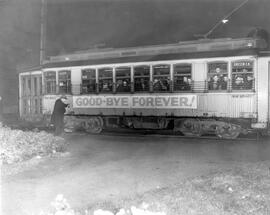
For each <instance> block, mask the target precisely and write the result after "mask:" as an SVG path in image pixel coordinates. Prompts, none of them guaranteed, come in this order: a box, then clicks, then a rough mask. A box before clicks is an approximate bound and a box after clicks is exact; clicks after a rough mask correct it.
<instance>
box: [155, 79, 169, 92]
mask: <svg viewBox="0 0 270 215" xmlns="http://www.w3.org/2000/svg"><path fill="white" fill-rule="evenodd" d="M153 89H154V91H156V92H159V91H169V90H170V85H169V82H168V80H167V79H162V78H159V79H154V83H153Z"/></svg>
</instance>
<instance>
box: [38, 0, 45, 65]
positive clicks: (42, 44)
mask: <svg viewBox="0 0 270 215" xmlns="http://www.w3.org/2000/svg"><path fill="white" fill-rule="evenodd" d="M46 25H47V1H46V0H41V17H40V53H39V63H40V65H42V64H43V62H44V60H45V54H46V53H45V46H46Z"/></svg>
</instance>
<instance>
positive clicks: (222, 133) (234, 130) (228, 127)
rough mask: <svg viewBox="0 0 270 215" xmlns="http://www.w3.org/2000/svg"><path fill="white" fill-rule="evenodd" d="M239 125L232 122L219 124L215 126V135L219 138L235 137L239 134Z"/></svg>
mask: <svg viewBox="0 0 270 215" xmlns="http://www.w3.org/2000/svg"><path fill="white" fill-rule="evenodd" d="M240 131H241V129H240V127H239V126H237V125H234V124H229V123H226V124H221V125H218V126H217V128H216V135H217V136H218V137H219V138H221V139H236V138H237V137H238V136H239V134H240Z"/></svg>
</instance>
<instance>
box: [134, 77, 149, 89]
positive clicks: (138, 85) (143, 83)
mask: <svg viewBox="0 0 270 215" xmlns="http://www.w3.org/2000/svg"><path fill="white" fill-rule="evenodd" d="M148 80H149V78H135V83H134V88H135V91H148V90H149V82H148Z"/></svg>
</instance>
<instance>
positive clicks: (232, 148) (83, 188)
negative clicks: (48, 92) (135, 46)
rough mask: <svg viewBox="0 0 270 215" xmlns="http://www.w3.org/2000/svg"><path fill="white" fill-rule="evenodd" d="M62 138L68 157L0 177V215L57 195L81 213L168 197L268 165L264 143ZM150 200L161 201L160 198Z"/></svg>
mask: <svg viewBox="0 0 270 215" xmlns="http://www.w3.org/2000/svg"><path fill="white" fill-rule="evenodd" d="M66 139H67V140H68V141H69V143H70V144H69V146H68V151H69V153H70V154H68V155H67V156H64V157H50V158H46V159H45V158H44V160H43V161H42V162H38V163H37V165H34V166H31V167H30V168H27V169H26V170H25V171H23V172H19V173H17V174H14V175H9V176H3V177H2V198H3V199H2V200H3V201H2V204H3V214H4V215H5V214H9V215H13V214H31V213H34V214H38V213H39V212H40V211H41V210H43V211H44V210H45V211H46V210H49V208H50V202H51V201H52V200H53V199H55V196H56V195H57V194H63V195H64V196H65V198H66V199H67V200H68V201H69V203H70V205H71V206H72V207H73V208H78V209H80V208H87V207H93V206H95V205H97V204H98V203H100V202H114V201H115V200H116V199H117V200H119V199H124V200H125V199H126V201H127V202H128V199H131V200H136V201H139V200H142V198H139V197H141V196H144V195H148V194H149V193H153V192H154V193H155V190H160V189H161V190H162V189H167V190H168V191H169V193H172V196H173V192H172V190H171V189H172V187H175V186H178V187H179V186H180V187H181V186H183V184H184V185H185V183H189V182H190V183H191V185H192V183H193V182H194V181H193V180H195V181H196V180H198V178H201V177H205V179H204V180H205V181H204V182H203V184H205V185H206V186H208V185H209V186H208V188H209V189H210V188H211V187H213V186H212V184H211V183H210V181H209V177H210V178H211V176H214V177H217V179H218V177H221V175H222V174H223V173H228V174H227V175H231V176H232V178H233V177H237V175H236V174H231V173H235V170H237V169H247V170H248V169H250V170H252V169H254V170H255V169H256V166H258V165H261V164H263V165H266V166H267V165H268V163H267V162H268V161H270V143H269V140H267V139H264V140H259V141H255V140H253V141H246V140H245V141H244V140H243V141H222V140H207V139H186V138H177V137H174V138H172V137H160V136H142V135H139V136H138V135H135V134H133V135H132V134H131V135H126V136H111V135H100V136H97V135H92V136H91V135H67V136H66ZM249 166H250V167H251V166H252V167H253V168H248V167H249ZM254 167H255V168H254ZM264 169H265V166H264ZM229 173H230V174H229ZM259 174H260V173H259ZM240 176H241V174H240ZM207 177H208V178H207ZM222 177H223V176H222ZM224 177H225V178H226V176H225V175H224ZM206 182H208V183H206ZM191 185H190V186H191ZM210 185H211V186H210ZM222 186H223V185H222ZM224 186H225V185H224ZM212 191H213V190H211V192H212ZM209 192H210V191H209ZM175 195H176V194H175ZM153 196H154V197H153V198H155V197H159V199H161V198H160V196H159V194H154V195H153ZM164 196H166V195H164ZM169 196H170V195H168V194H167V199H169ZM151 198H152V197H151ZM151 198H150V199H151ZM10 199H12V201H10ZM168 202H169V201H168ZM227 211H229V210H227ZM229 212H230V211H229ZM232 214H233V213H232ZM262 214H263V213H262Z"/></svg>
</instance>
